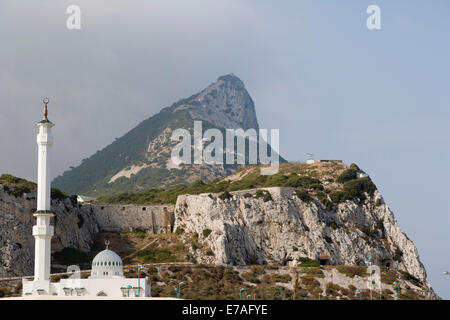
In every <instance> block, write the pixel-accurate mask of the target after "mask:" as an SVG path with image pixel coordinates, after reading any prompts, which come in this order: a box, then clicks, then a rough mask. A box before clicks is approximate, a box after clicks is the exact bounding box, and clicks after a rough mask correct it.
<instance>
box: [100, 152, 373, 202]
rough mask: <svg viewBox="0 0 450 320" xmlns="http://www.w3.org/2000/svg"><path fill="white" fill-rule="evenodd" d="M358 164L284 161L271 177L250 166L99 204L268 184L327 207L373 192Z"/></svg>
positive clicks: (262, 194)
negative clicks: (222, 175) (290, 189)
mask: <svg viewBox="0 0 450 320" xmlns="http://www.w3.org/2000/svg"><path fill="white" fill-rule="evenodd" d="M355 167H356V168H357V166H356V165H352V166H351V167H350V168H349V167H347V166H345V165H343V164H342V163H341V162H338V161H335V162H332V161H331V162H325V163H319V164H314V165H307V164H304V163H283V164H281V165H280V172H279V173H277V174H275V175H271V176H267V175H261V174H260V170H259V169H260V166H249V167H246V168H243V169H241V170H238V171H237V172H235V173H234V174H232V175H231V176H229V177H226V178H221V179H217V180H214V181H212V182H210V183H205V182H203V181H197V182H195V183H193V184H192V185H189V186H187V185H177V186H175V187H172V188H169V189H150V190H147V191H144V192H140V193H122V194H118V195H113V196H109V197H100V198H98V199H97V202H98V203H106V204H163V203H175V202H176V200H177V197H178V196H179V195H182V194H200V193H218V194H220V195H219V198H220V199H222V200H225V199H229V198H230V197H231V194H230V192H232V191H238V190H247V189H259V188H268V187H293V188H296V194H297V196H298V197H299V199H301V200H302V201H305V202H310V201H311V200H312V199H313V198H315V199H318V200H319V201H320V203H322V204H323V205H324V206H325V207H327V209H329V210H331V209H332V206H333V205H336V204H338V203H340V202H345V201H347V200H352V199H356V198H358V199H360V200H364V199H365V193H368V194H369V195H373V193H374V192H375V190H376V186H375V184H373V182H372V180H371V179H370V178H369V177H364V178H357V176H356V173H357V172H358V171H359V169H358V170H357V169H355ZM256 196H257V197H258V198H262V199H264V201H270V200H271V197H270V194H269V193H268V192H267V191H264V190H257V192H256Z"/></svg>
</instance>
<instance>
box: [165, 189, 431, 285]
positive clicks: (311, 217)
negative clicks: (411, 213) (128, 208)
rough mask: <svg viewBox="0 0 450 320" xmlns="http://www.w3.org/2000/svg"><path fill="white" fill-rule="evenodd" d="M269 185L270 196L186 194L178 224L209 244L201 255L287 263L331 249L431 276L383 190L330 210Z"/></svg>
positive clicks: (338, 259) (338, 257) (359, 261)
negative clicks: (267, 197)
mask: <svg viewBox="0 0 450 320" xmlns="http://www.w3.org/2000/svg"><path fill="white" fill-rule="evenodd" d="M264 190H267V191H268V192H270V197H271V199H270V200H269V199H264V198H263V197H257V196H256V194H255V193H256V192H255V190H246V191H239V192H233V193H232V197H231V198H229V199H224V200H222V199H220V198H219V197H218V195H217V194H200V195H184V196H180V197H178V200H177V203H176V207H175V226H174V228H175V229H179V230H183V231H184V233H183V234H184V235H183V236H184V238H185V239H188V238H189V237H191V236H192V235H194V236H195V238H198V241H200V242H201V243H202V244H203V247H204V248H209V249H210V250H209V249H208V251H209V254H205V252H206V251H205V249H197V250H195V251H194V252H193V255H194V257H195V258H196V259H197V261H198V262H201V263H216V264H223V265H245V264H249V263H264V262H267V263H271V262H273V263H281V264H285V263H287V262H288V261H291V260H295V259H299V258H303V257H307V258H311V259H318V257H319V255H320V254H322V253H325V254H326V255H327V256H328V257H329V263H331V264H337V265H364V263H365V260H366V259H368V258H370V259H371V260H372V261H373V264H374V265H379V266H387V267H391V268H395V269H400V270H404V271H406V272H408V273H409V274H411V275H413V276H414V277H416V278H418V279H420V280H422V281H423V280H425V279H426V271H425V268H424V267H423V265H422V263H421V262H420V259H419V255H418V252H417V249H416V247H415V246H414V243H413V242H412V241H411V240H410V239H409V238H408V237H407V236H406V234H405V233H404V232H403V231H401V230H400V228H399V226H398V224H397V221H396V220H395V218H394V215H393V213H392V211H391V210H390V209H389V207H388V206H387V205H386V204H384V202H383V200H382V198H381V195H380V194H379V193H378V192H375V194H374V195H373V196H372V197H369V196H368V198H367V199H366V200H365V201H363V202H361V203H356V202H354V201H346V202H345V203H341V204H339V205H338V206H337V208H336V209H335V210H331V211H329V210H327V209H326V208H325V207H324V206H323V205H322V204H321V203H320V202H319V201H318V200H315V199H313V200H311V201H309V202H305V201H302V200H300V199H299V198H298V197H297V196H296V193H295V190H294V189H292V188H278V187H274V188H264ZM205 230H206V231H205ZM211 251H212V252H213V253H214V254H213V255H211Z"/></svg>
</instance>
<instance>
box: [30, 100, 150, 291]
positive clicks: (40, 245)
mask: <svg viewBox="0 0 450 320" xmlns="http://www.w3.org/2000/svg"><path fill="white" fill-rule="evenodd" d="M48 103H49V100H48V99H47V98H46V99H44V105H45V107H44V118H43V119H42V120H41V121H40V122H39V123H38V127H39V133H38V135H37V144H38V148H39V157H38V159H39V160H38V191H37V192H38V194H37V211H36V213H35V214H34V216H35V217H36V219H37V221H36V225H35V226H34V227H33V236H34V238H35V256H34V280H33V281H29V280H26V279H23V282H22V284H23V289H22V296H24V297H25V296H41V297H45V296H47V297H52V296H61V297H68V298H69V297H80V296H85V297H111V298H119V297H120V298H127V297H135V298H136V297H150V296H151V286H150V281H149V279H148V278H147V277H146V278H144V279H141V278H140V277H139V278H133V279H130V278H125V277H124V274H123V263H122V259H121V258H120V257H119V255H117V254H116V253H115V252H114V251H111V250H109V249H108V245H109V243H106V249H105V250H103V251H101V252H100V253H99V254H97V255H96V256H95V258H94V260H93V261H92V268H91V269H92V270H91V274H90V276H89V277H88V278H87V279H81V278H80V276H79V275H80V273H77V272H75V273H74V274H73V275H72V276H71V277H70V278H68V279H61V280H60V281H59V282H50V258H51V238H52V236H53V234H54V229H53V226H51V225H50V218H51V217H53V213H52V211H51V208H50V204H51V199H50V181H51V180H50V157H51V149H52V145H53V135H52V127H53V126H54V124H53V123H52V122H51V121H50V120H48V117H47V104H48ZM74 267H76V266H74ZM76 269H77V268H74V271H76Z"/></svg>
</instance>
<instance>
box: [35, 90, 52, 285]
mask: <svg viewBox="0 0 450 320" xmlns="http://www.w3.org/2000/svg"><path fill="white" fill-rule="evenodd" d="M48 103H49V100H48V99H47V98H45V99H44V104H45V107H44V118H43V119H42V120H41V121H39V123H38V124H37V126H38V127H39V133H38V135H37V144H38V149H39V151H38V152H39V154H38V159H39V160H38V191H37V211H36V213H35V214H34V216H35V217H36V219H37V221H36V225H35V226H33V236H34V238H35V250H34V281H33V283H34V285H33V287H34V290H33V293H34V294H36V293H38V291H39V294H50V255H51V238H52V236H53V233H54V230H53V226H51V225H50V218H51V217H53V213H52V211H51V208H50V205H51V197H50V192H51V189H50V182H51V176H50V159H51V149H52V145H53V135H52V127H53V126H54V124H53V123H52V122H50V120H48V118H47V104H48Z"/></svg>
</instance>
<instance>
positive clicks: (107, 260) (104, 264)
mask: <svg viewBox="0 0 450 320" xmlns="http://www.w3.org/2000/svg"><path fill="white" fill-rule="evenodd" d="M114 276H116V277H117V276H119V277H123V264H122V259H121V258H120V257H119V255H118V254H117V253H115V252H114V251H111V250H109V249H106V250H103V251H101V252H100V253H98V254H97V255H96V256H95V258H94V260H92V270H91V276H90V278H111V277H114Z"/></svg>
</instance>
